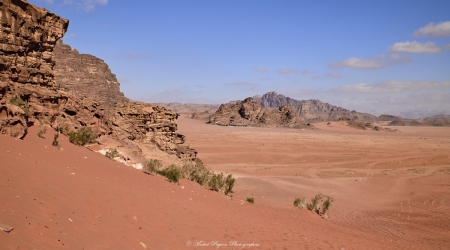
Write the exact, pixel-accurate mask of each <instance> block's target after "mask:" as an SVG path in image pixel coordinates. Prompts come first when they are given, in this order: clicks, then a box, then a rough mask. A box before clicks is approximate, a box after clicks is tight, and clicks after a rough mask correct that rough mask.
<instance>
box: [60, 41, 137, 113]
mask: <svg viewBox="0 0 450 250" xmlns="http://www.w3.org/2000/svg"><path fill="white" fill-rule="evenodd" d="M53 54H54V55H55V56H54V57H55V68H54V71H55V82H56V84H57V85H58V86H59V88H60V89H61V90H64V91H66V92H69V93H70V94H73V95H75V96H78V97H83V98H90V99H93V100H95V101H96V102H98V103H100V104H104V105H107V106H115V105H116V104H121V103H125V102H127V101H129V100H128V98H126V97H125V96H124V94H123V93H122V92H120V83H119V82H118V81H117V78H116V75H114V74H113V73H112V72H111V70H110V68H109V66H108V65H107V64H106V63H105V62H104V61H103V60H101V59H99V58H97V57H95V56H92V55H88V54H80V53H78V51H77V50H76V49H73V48H71V47H70V46H69V45H67V44H64V43H63V42H62V41H61V40H60V41H58V42H57V43H56V46H55V49H54V50H53Z"/></svg>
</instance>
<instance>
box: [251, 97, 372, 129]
mask: <svg viewBox="0 0 450 250" xmlns="http://www.w3.org/2000/svg"><path fill="white" fill-rule="evenodd" d="M253 100H255V102H257V103H259V104H261V106H263V107H264V108H268V109H274V108H278V107H280V106H282V105H289V106H291V107H292V109H293V110H294V111H295V112H296V113H297V114H298V115H299V116H300V117H302V118H303V119H305V121H307V122H321V121H337V120H339V119H343V118H346V119H351V120H361V121H368V122H371V121H377V120H378V117H376V116H374V115H371V114H366V113H360V112H356V111H354V110H352V111H350V110H347V109H344V108H341V107H338V106H334V105H331V104H328V103H324V102H321V101H319V100H302V101H299V100H295V99H292V98H290V97H286V96H284V95H280V94H277V93H276V92H268V93H266V94H264V95H263V96H254V97H253Z"/></svg>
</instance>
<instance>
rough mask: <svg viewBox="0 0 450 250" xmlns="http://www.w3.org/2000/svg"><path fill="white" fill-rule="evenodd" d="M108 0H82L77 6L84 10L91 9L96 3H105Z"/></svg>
mask: <svg viewBox="0 0 450 250" xmlns="http://www.w3.org/2000/svg"><path fill="white" fill-rule="evenodd" d="M106 4H108V0H82V1H81V2H80V3H78V4H77V6H78V8H79V9H81V10H84V11H86V12H89V11H93V10H94V9H95V7H96V6H97V5H106Z"/></svg>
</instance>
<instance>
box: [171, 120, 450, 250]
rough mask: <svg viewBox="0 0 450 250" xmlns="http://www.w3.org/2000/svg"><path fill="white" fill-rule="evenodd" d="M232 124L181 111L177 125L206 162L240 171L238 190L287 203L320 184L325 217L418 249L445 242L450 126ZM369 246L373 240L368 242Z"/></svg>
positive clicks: (448, 234) (449, 229) (449, 226)
mask: <svg viewBox="0 0 450 250" xmlns="http://www.w3.org/2000/svg"><path fill="white" fill-rule="evenodd" d="M315 125H316V127H317V128H318V129H317V130H312V131H309V130H295V129H269V128H236V127H221V126H213V125H207V124H204V122H201V121H199V120H191V119H181V120H180V123H179V128H180V132H181V133H183V134H185V135H186V136H187V138H188V140H187V143H188V144H191V145H192V146H193V147H194V148H196V149H197V150H198V151H199V157H200V158H201V159H203V161H204V162H205V163H206V164H207V165H208V166H209V167H211V168H213V169H215V170H219V171H227V172H231V173H233V174H234V175H235V176H238V177H239V179H238V182H237V183H238V185H237V186H236V188H235V190H236V194H235V198H237V199H243V198H245V197H246V196H250V195H252V194H254V196H255V200H256V201H258V202H259V203H262V204H265V205H268V206H271V207H275V208H280V209H281V208H284V209H289V208H291V207H292V202H293V200H294V197H299V196H303V197H307V198H308V199H309V198H310V197H312V196H314V195H315V194H317V193H319V192H321V193H323V194H326V195H331V196H332V197H333V198H334V200H335V202H334V203H333V204H332V207H331V209H330V224H332V225H340V226H344V227H346V228H350V229H354V230H358V231H361V232H367V233H370V234H371V235H373V236H376V237H380V238H382V239H384V240H388V241H390V240H392V241H396V242H401V243H405V244H413V245H414V246H416V247H418V248H421V249H449V248H450V217H449V216H448V214H449V212H450V153H449V152H450V128H440V127H398V129H400V130H401V133H390V132H378V131H365V130H358V129H354V128H350V127H348V126H347V125H346V124H345V123H344V122H342V123H341V122H332V123H331V124H330V125H327V123H318V124H315ZM371 249H374V248H371Z"/></svg>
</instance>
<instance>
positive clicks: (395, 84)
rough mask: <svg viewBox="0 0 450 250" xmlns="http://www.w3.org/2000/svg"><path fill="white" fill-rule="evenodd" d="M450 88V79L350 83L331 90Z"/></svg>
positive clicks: (394, 90)
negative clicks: (439, 80)
mask: <svg viewBox="0 0 450 250" xmlns="http://www.w3.org/2000/svg"><path fill="white" fill-rule="evenodd" d="M444 88H450V81H442V82H435V81H386V82H379V83H375V84H367V83H358V84H348V85H344V86H342V87H339V88H335V89H332V90H330V91H337V92H346V93H392V92H403V91H412V90H432V89H444Z"/></svg>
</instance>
